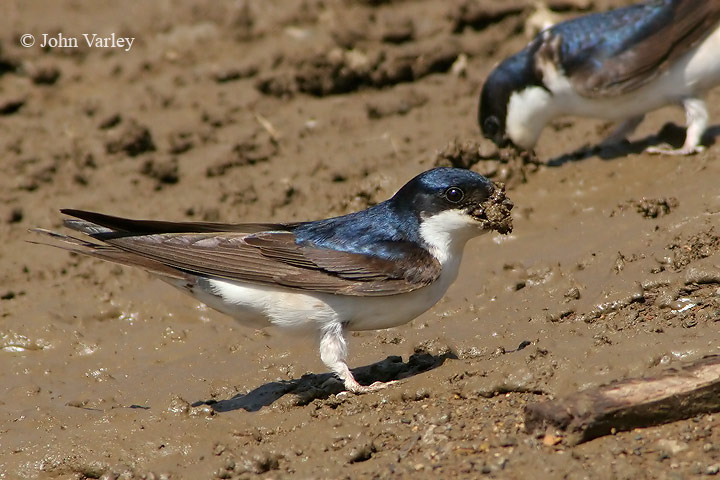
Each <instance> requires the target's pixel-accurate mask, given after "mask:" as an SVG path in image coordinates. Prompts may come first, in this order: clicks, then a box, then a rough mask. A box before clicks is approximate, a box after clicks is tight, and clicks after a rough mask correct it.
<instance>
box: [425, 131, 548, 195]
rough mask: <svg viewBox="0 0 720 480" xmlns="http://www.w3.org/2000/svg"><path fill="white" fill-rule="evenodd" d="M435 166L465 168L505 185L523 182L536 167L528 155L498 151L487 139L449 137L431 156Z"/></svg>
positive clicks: (510, 185)
mask: <svg viewBox="0 0 720 480" xmlns="http://www.w3.org/2000/svg"><path fill="white" fill-rule="evenodd" d="M435 166H438V167H455V168H466V169H468V170H472V171H474V172H477V173H479V174H481V175H484V176H486V177H488V178H490V179H492V180H498V181H501V182H503V183H505V184H506V185H507V186H508V187H509V188H512V187H514V186H515V185H518V184H520V183H525V182H527V178H528V175H529V174H531V173H534V172H536V171H537V169H538V164H537V162H536V161H534V160H533V159H532V158H530V157H529V156H526V155H523V154H516V153H514V152H510V151H503V152H500V151H498V149H497V148H496V147H495V146H494V145H491V144H490V143H489V142H479V141H476V140H466V141H463V142H460V141H458V140H453V141H451V142H450V143H448V144H447V145H446V146H445V147H444V148H443V149H442V150H440V151H438V153H437V155H436V156H435Z"/></svg>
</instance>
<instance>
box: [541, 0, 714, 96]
mask: <svg viewBox="0 0 720 480" xmlns="http://www.w3.org/2000/svg"><path fill="white" fill-rule="evenodd" d="M719 23H720V2H718V1H717V0H712V1H698V0H675V1H668V0H665V1H649V2H645V3H643V4H638V5H633V6H631V7H627V8H625V9H621V11H613V12H608V13H607V14H597V15H589V16H587V17H582V18H579V19H576V20H571V21H569V22H565V23H563V24H559V25H557V26H555V27H553V28H551V29H550V30H548V31H547V32H545V35H546V36H545V40H544V42H543V43H544V44H548V45H552V44H557V45H559V47H558V48H559V51H557V52H555V54H556V55H558V56H559V57H560V61H561V64H562V66H563V69H564V72H565V74H566V75H567V76H568V77H569V78H570V79H571V81H572V83H573V87H574V88H575V90H576V91H577V92H578V93H579V94H581V95H583V96H586V97H602V96H617V95H622V94H625V93H628V92H631V91H633V90H635V89H637V88H640V87H641V86H643V85H645V84H647V83H648V82H650V81H652V80H653V79H654V78H656V77H657V76H659V75H660V74H662V73H663V72H664V71H666V70H667V69H668V68H669V67H670V65H672V64H673V62H674V61H676V60H678V59H679V58H680V57H681V56H682V55H684V54H685V53H687V52H688V51H689V50H690V49H692V48H693V47H694V46H696V45H697V44H698V43H699V42H700V41H702V40H703V39H704V38H705V37H706V36H707V35H708V34H709V33H710V32H712V31H714V30H715V29H716V28H718V26H719ZM564 37H568V38H569V37H572V38H573V39H574V42H572V43H568V42H566V41H565V39H564ZM545 50H546V49H543V48H542V47H541V48H539V49H538V50H537V54H539V55H547V54H548V53H547V52H546V51H545Z"/></svg>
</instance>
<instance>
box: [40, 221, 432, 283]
mask: <svg viewBox="0 0 720 480" xmlns="http://www.w3.org/2000/svg"><path fill="white" fill-rule="evenodd" d="M63 213H66V214H68V215H73V216H76V217H77V218H81V219H82V220H83V221H77V220H69V221H66V225H67V226H69V227H70V228H73V229H75V230H78V231H81V232H83V233H86V234H88V235H89V236H90V237H92V238H94V239H96V240H99V241H101V242H103V243H102V244H95V243H91V242H84V241H82V240H78V239H74V237H67V239H66V240H65V242H66V243H73V244H74V246H75V248H70V247H65V248H68V249H72V250H73V251H78V253H85V254H88V255H92V256H96V257H99V258H102V259H105V260H110V261H116V262H119V263H124V264H130V265H132V264H133V262H134V264H135V265H136V266H140V267H143V268H147V265H150V266H154V267H155V268H153V269H152V270H153V271H155V272H156V273H157V272H158V271H159V270H160V271H163V272H166V271H175V272H178V273H177V274H178V275H179V274H187V273H189V274H194V275H201V276H211V277H215V278H222V279H226V280H230V281H238V282H250V283H256V284H261V285H276V286H283V287H287V288H293V289H300V290H311V291H318V292H325V293H333V294H341V295H359V296H371V295H394V294H399V293H404V292H409V291H413V290H416V289H418V288H421V287H424V286H426V285H428V284H430V283H432V282H433V281H434V280H435V279H437V278H438V277H439V275H440V270H441V267H440V264H439V263H438V262H437V260H436V259H435V258H434V257H432V255H430V254H429V253H428V252H427V251H426V250H425V249H423V248H421V247H420V246H419V245H416V244H414V243H411V242H390V245H389V246H390V247H391V248H390V249H387V248H386V249H385V251H391V252H392V253H393V258H380V257H376V256H372V255H365V254H358V253H351V252H344V251H338V250H333V249H327V248H316V247H313V246H309V245H302V244H298V243H296V238H295V235H294V234H293V232H292V229H293V227H294V226H295V225H297V224H215V223H196V222H179V223H175V222H155V221H148V220H131V219H125V218H120V217H112V216H109V215H103V214H99V213H95V212H86V211H78V210H63ZM268 230H269V231H268ZM48 234H51V233H48ZM54 235H58V234H54ZM71 238H72V239H73V240H72V241H70V240H69V239H71ZM78 241H79V242H83V244H82V246H83V248H82V249H78V248H77V242H78ZM386 246H388V245H386ZM119 259H121V260H122V261H121V260H119ZM161 274H162V273H161Z"/></svg>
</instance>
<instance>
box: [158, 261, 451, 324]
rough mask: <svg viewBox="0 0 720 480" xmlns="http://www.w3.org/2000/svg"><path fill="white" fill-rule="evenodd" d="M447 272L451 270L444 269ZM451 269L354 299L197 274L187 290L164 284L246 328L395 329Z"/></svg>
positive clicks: (424, 304)
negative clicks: (400, 289)
mask: <svg viewBox="0 0 720 480" xmlns="http://www.w3.org/2000/svg"><path fill="white" fill-rule="evenodd" d="M448 270H454V272H453V271H448ZM456 276H457V268H455V269H445V270H444V273H443V274H442V275H441V276H440V278H439V279H438V280H437V281H435V282H434V283H432V284H431V285H428V286H427V287H423V288H420V289H418V290H414V291H412V292H409V293H403V294H399V295H387V296H381V297H359V296H350V295H333V294H329V293H316V292H303V291H299V290H292V289H285V288H278V287H269V286H263V285H254V284H251V283H241V282H229V281H224V280H217V279H205V278H200V279H198V281H197V284H196V285H195V286H194V287H193V288H192V289H188V288H187V287H185V286H184V284H183V285H180V284H176V283H175V282H169V283H171V284H173V285H174V286H177V287H179V288H181V289H182V290H185V291H189V292H190V294H191V295H193V296H194V297H195V298H197V299H198V300H200V301H201V302H203V303H205V304H206V305H208V306H209V307H211V308H213V309H215V310H218V311H219V312H221V313H224V314H226V315H228V316H231V317H233V318H234V319H236V320H237V321H239V322H240V323H241V324H243V325H245V326H248V327H252V328H264V327H268V326H271V325H272V326H277V327H281V328H291V329H298V330H317V329H318V328H319V327H321V326H322V325H325V324H327V323H333V322H340V323H342V324H344V325H345V326H346V328H347V329H348V330H378V329H383V328H391V327H396V326H398V325H402V324H404V323H407V322H409V321H410V320H412V319H413V318H415V317H417V316H418V315H420V314H422V313H423V312H425V311H427V310H428V309H430V308H431V307H432V306H433V305H435V304H436V303H437V302H438V301H439V300H440V299H441V298H442V297H443V295H445V292H446V291H447V289H448V287H449V286H450V284H451V283H452V282H453V281H454V280H455V277H456Z"/></svg>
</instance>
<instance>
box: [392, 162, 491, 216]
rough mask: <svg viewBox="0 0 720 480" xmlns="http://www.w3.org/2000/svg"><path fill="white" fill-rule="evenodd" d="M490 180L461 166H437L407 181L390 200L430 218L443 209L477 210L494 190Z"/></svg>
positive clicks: (398, 208)
mask: <svg viewBox="0 0 720 480" xmlns="http://www.w3.org/2000/svg"><path fill="white" fill-rule="evenodd" d="M494 189H495V188H494V186H493V184H492V182H491V181H490V180H488V179H487V178H485V177H483V176H482V175H480V174H478V173H475V172H473V171H470V170H465V169H461V168H434V169H432V170H428V171H426V172H423V173H421V174H420V175H418V176H417V177H415V178H413V179H412V180H410V181H409V182H408V183H406V184H405V185H404V186H403V187H402V188H401V189H400V190H399V191H398V192H397V193H396V194H395V195H394V196H393V197H392V198H391V199H390V200H389V202H390V203H391V204H392V205H393V206H394V208H395V209H397V210H398V211H401V212H407V213H412V214H414V215H416V216H418V217H420V218H426V217H429V216H432V215H435V214H438V213H441V212H443V211H447V210H457V211H462V212H465V213H471V212H473V211H475V210H476V209H477V208H478V207H479V206H480V204H481V203H482V202H485V201H487V200H488V199H489V198H490V196H491V195H492V194H493V192H494Z"/></svg>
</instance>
